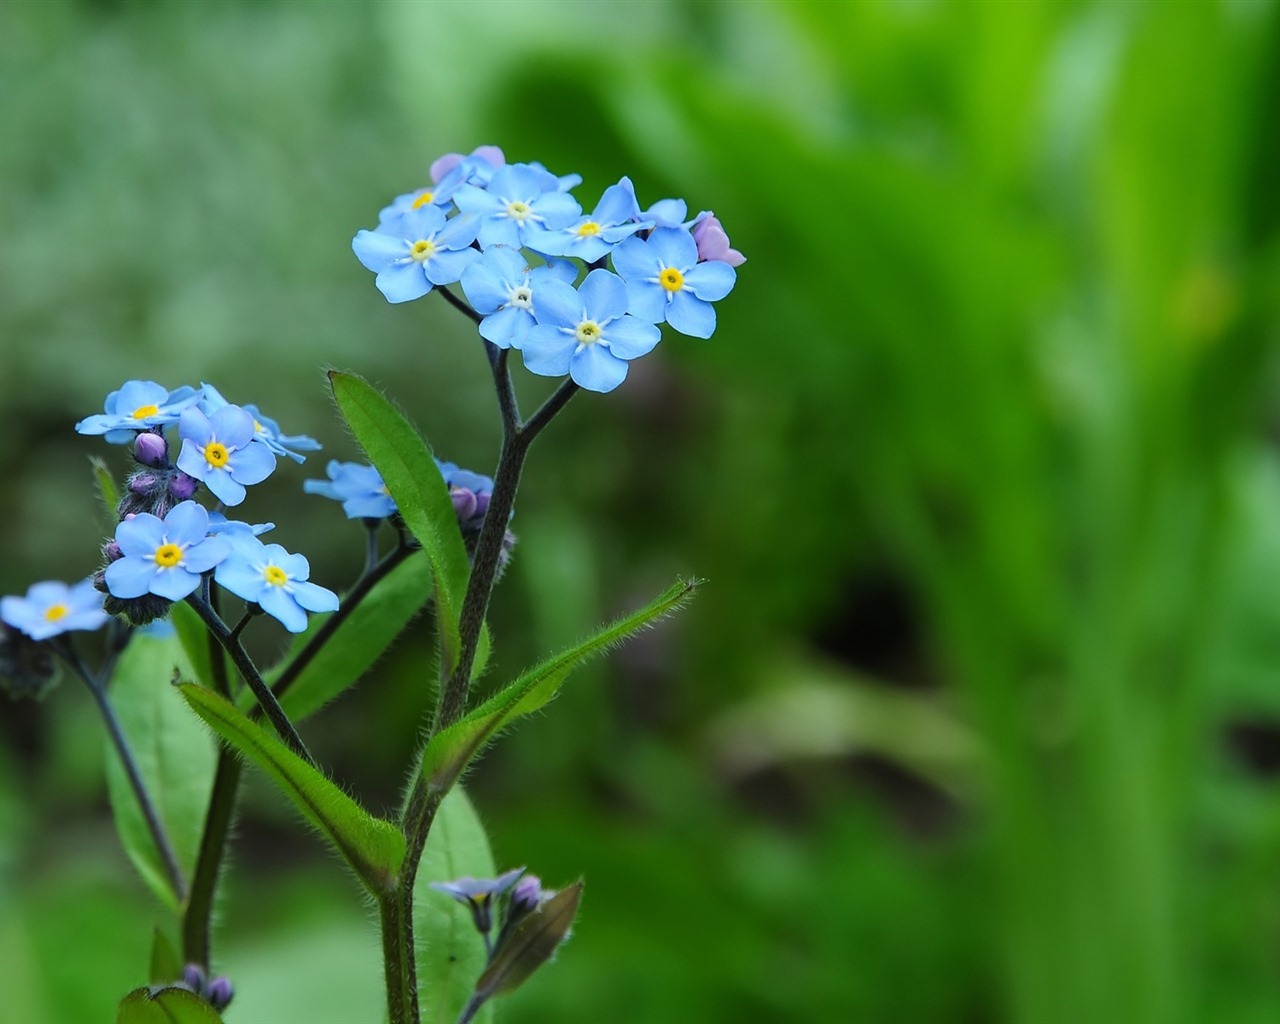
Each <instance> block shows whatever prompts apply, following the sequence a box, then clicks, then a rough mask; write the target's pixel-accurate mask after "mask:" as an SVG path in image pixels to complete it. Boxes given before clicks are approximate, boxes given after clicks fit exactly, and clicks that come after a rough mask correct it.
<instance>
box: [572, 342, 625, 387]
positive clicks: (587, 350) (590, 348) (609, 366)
mask: <svg viewBox="0 0 1280 1024" xmlns="http://www.w3.org/2000/svg"><path fill="white" fill-rule="evenodd" d="M569 372H570V374H571V375H572V377H573V379H574V381H575V382H576V383H577V384H578V385H579V386H581V387H584V388H586V389H587V390H588V391H600V392H604V391H612V390H613V389H614V388H616V387H617V386H618V385H619V384H621V383H622V382H623V381H624V380H626V379H627V364H626V363H625V362H624V361H623V360H621V359H619V358H618V357H617V356H615V355H614V354H613V353H611V352H610V351H609V350H608V349H606V348H605V347H604V346H603V345H584V346H583V347H582V350H581V351H580V352H578V353H577V354H576V355H574V357H573V361H572V363H571V364H570V369H569Z"/></svg>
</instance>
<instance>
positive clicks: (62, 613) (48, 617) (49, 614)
mask: <svg viewBox="0 0 1280 1024" xmlns="http://www.w3.org/2000/svg"><path fill="white" fill-rule="evenodd" d="M66 614H67V606H66V605H65V604H51V605H49V607H48V608H46V609H45V610H44V618H45V621H46V622H57V621H58V620H59V619H62V618H65V617H66Z"/></svg>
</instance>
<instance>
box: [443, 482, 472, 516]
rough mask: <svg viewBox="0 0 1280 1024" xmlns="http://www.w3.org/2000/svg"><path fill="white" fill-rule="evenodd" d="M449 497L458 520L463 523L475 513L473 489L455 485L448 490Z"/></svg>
mask: <svg viewBox="0 0 1280 1024" xmlns="http://www.w3.org/2000/svg"><path fill="white" fill-rule="evenodd" d="M449 497H450V498H451V499H452V500H453V511H454V512H455V513H456V514H457V516H458V522H460V523H465V522H466V521H467V520H468V519H470V518H471V517H472V516H474V515H475V514H476V502H477V499H476V492H475V491H469V490H467V489H466V488H465V487H455V488H453V489H452V490H451V491H450V492H449Z"/></svg>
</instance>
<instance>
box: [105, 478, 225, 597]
mask: <svg viewBox="0 0 1280 1024" xmlns="http://www.w3.org/2000/svg"><path fill="white" fill-rule="evenodd" d="M116 544H118V545H119V547H120V551H121V553H122V556H123V557H121V558H119V559H117V560H116V561H114V562H112V563H111V564H110V565H108V566H107V568H106V572H105V573H104V577H105V579H106V582H107V589H108V590H109V591H110V592H111V596H112V597H118V598H126V599H127V598H134V597H141V596H142V595H143V594H155V595H156V596H157V597H163V598H165V599H166V600H169V601H180V600H181V599H182V598H184V597H186V596H187V595H188V594H190V593H193V592H194V591H195V589H196V588H197V587H199V586H200V574H201V573H204V572H208V571H209V570H210V569H212V568H213V567H214V566H216V565H217V564H218V563H219V562H221V561H222V560H223V559H224V558H226V557H227V555H228V554H230V552H231V542H230V541H229V540H227V538H226V537H211V536H209V513H207V512H206V511H205V510H204V507H203V506H202V505H198V504H197V503H196V502H194V501H184V502H181V503H180V504H177V505H175V506H174V507H173V509H172V510H171V511H170V512H169V514H168V515H167V516H165V517H164V519H157V518H156V517H155V516H153V515H151V514H150V513H149V512H143V513H140V514H139V515H136V516H134V517H133V518H132V519H126V520H125V521H124V522H122V523H121V524H120V525H119V526H117V527H116Z"/></svg>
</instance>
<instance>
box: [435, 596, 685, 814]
mask: <svg viewBox="0 0 1280 1024" xmlns="http://www.w3.org/2000/svg"><path fill="white" fill-rule="evenodd" d="M700 582H701V581H699V580H679V581H677V582H676V583H675V584H674V585H672V586H671V587H670V588H668V589H667V590H666V591H665V592H664V593H663V594H661V595H660V596H659V597H658V598H656V599H655V600H654V601H652V602H650V603H649V604H647V605H645V606H644V607H643V608H641V609H639V610H638V611H635V612H632V613H631V614H630V615H626V616H623V617H622V618H620V619H617V620H616V621H614V622H612V623H610V624H609V625H607V626H603V627H601V628H600V629H599V630H597V631H596V632H595V633H593V634H592V635H591V636H589V637H588V638H587V639H586V640H583V641H582V642H581V643H579V644H577V645H575V646H573V647H570V648H568V649H567V650H565V651H562V652H561V653H560V654H557V655H555V656H554V657H552V658H548V659H547V660H546V661H544V662H542V663H541V664H539V665H535V666H534V667H533V668H531V669H528V670H527V671H525V672H524V673H523V674H522V675H521V676H520V677H519V678H518V679H516V680H515V682H513V683H510V684H509V685H508V686H506V687H505V688H503V689H502V690H500V691H499V692H498V693H496V694H494V696H492V697H490V698H489V699H488V700H487V701H485V702H484V703H483V704H481V705H480V706H479V707H478V708H476V709H475V710H474V711H472V712H471V714H469V715H467V716H466V717H465V718H463V719H461V720H459V721H458V722H455V723H454V724H453V725H451V726H449V727H448V728H447V729H442V730H441V731H440V732H439V733H437V734H436V735H435V736H434V737H432V739H431V742H430V743H428V744H427V749H426V750H425V751H424V753H423V756H422V766H421V769H420V771H421V773H422V776H423V777H424V778H425V779H426V782H427V790H428V792H437V793H439V792H448V789H449V787H450V786H452V785H453V783H454V782H455V781H456V780H457V779H458V777H459V776H460V775H461V774H462V772H463V770H464V769H465V768H466V766H467V765H468V764H470V762H471V760H472V759H473V758H474V757H475V756H476V755H477V754H478V753H479V752H480V751H481V750H482V749H483V748H484V746H485V744H486V743H488V742H489V740H490V739H492V738H493V736H494V735H495V734H496V733H497V732H498V731H499V730H500V729H502V728H503V727H504V726H506V725H507V724H508V723H510V722H511V721H512V720H514V719H516V718H519V717H520V716H521V715H527V714H530V713H531V712H534V711H537V710H538V709H539V708H540V707H542V706H543V705H545V704H546V703H547V702H548V701H549V700H551V698H552V697H554V696H555V695H556V693H557V692H558V691H559V689H560V686H561V684H562V683H563V682H564V681H565V678H566V677H567V676H568V675H569V673H570V672H571V671H573V669H575V668H577V667H578V666H579V665H581V664H582V663H583V662H584V661H586V660H587V659H588V658H590V657H592V656H593V655H596V654H599V653H601V652H603V651H605V650H607V649H608V648H610V647H612V646H614V645H616V644H620V643H622V642H623V641H624V640H626V639H627V638H629V637H631V636H632V635H634V634H635V633H638V632H639V631H640V630H642V629H644V628H645V627H646V626H650V625H652V624H653V623H654V622H656V621H657V620H658V619H660V618H662V617H663V616H664V615H669V614H670V613H671V612H674V611H676V610H677V609H678V608H680V607H681V606H683V605H684V604H685V603H687V602H688V601H689V599H690V597H691V596H692V594H693V591H694V589H695V588H696V587H697V586H698V585H699V583H700Z"/></svg>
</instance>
